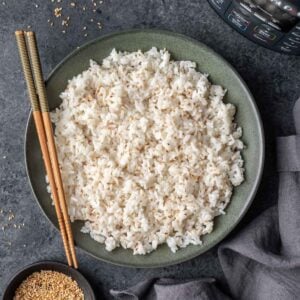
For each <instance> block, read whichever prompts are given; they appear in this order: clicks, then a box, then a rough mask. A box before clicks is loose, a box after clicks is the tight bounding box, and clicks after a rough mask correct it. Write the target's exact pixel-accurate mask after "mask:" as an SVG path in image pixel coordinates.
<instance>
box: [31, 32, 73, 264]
mask: <svg viewBox="0 0 300 300" xmlns="http://www.w3.org/2000/svg"><path fill="white" fill-rule="evenodd" d="M26 37H27V45H28V49H29V56H30V58H31V66H32V70H33V77H34V81H35V85H36V89H37V94H38V99H39V104H40V108H41V111H42V119H43V123H44V128H45V132H46V137H47V142H48V151H49V154H50V160H51V165H52V171H53V174H54V180H55V183H56V187H57V191H58V198H59V203H60V208H61V211H62V215H63V219H64V223H65V227H66V232H67V236H68V242H69V247H70V251H71V256H72V260H73V265H74V267H75V268H76V269H77V268H78V262H77V257H76V253H75V246H74V239H73V233H72V228H71V223H70V219H69V215H68V209H67V204H66V199H65V193H64V188H63V183H62V178H61V173H60V169H59V163H58V158H57V152H56V146H55V140H54V135H53V128H52V123H51V119H50V113H49V105H48V100H47V94H46V88H45V83H44V79H43V74H42V67H41V63H40V57H39V52H38V48H37V42H36V38H35V34H34V32H32V31H30V32H26Z"/></svg>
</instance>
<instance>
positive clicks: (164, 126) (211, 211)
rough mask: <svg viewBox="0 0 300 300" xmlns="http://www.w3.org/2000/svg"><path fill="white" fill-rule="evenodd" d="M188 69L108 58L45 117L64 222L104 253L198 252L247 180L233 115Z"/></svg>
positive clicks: (157, 56) (153, 57) (219, 91)
mask: <svg viewBox="0 0 300 300" xmlns="http://www.w3.org/2000/svg"><path fill="white" fill-rule="evenodd" d="M195 67H196V64H195V63H193V62H190V61H172V60H170V53H169V52H168V51H166V50H160V51H159V50H157V49H156V48H152V49H151V50H149V51H148V52H145V53H142V52H141V51H137V52H132V53H127V52H117V51H116V50H113V51H112V52H111V54H110V55H109V56H108V57H107V58H105V59H104V60H103V63H102V65H98V64H97V63H95V62H94V61H91V62H90V68H89V69H88V70H86V71H84V72H83V73H82V74H80V75H78V76H76V77H74V78H73V79H71V80H70V81H69V83H68V86H67V88H66V90H65V91H64V92H63V93H62V94H61V98H62V104H61V105H60V107H59V108H58V109H56V111H55V112H53V113H52V120H53V122H54V124H55V138H56V143H57V150H58V156H59V161H60V167H61V171H62V177H63V182H64V187H65V192H66V198H67V200H68V207H69V215H70V217H71V220H72V221H74V220H83V221H85V225H84V227H83V228H82V231H83V232H85V233H89V234H90V235H91V237H92V238H93V239H95V240H96V241H98V242H100V243H104V244H105V247H106V249H107V250H108V251H112V250H113V249H115V248H116V247H120V246H122V247H123V248H129V249H132V250H133V253H134V254H146V253H149V252H151V251H153V250H155V249H156V248H157V247H158V245H160V244H162V243H167V245H168V246H169V247H170V249H171V250H172V251H173V252H175V251H176V250H177V249H178V248H182V247H186V246H187V245H189V244H194V245H199V244H201V239H200V238H201V236H202V235H204V234H208V233H210V232H211V231H212V230H213V219H214V217H216V216H218V215H220V214H223V213H224V209H225V208H226V206H227V205H228V203H229V201H230V198H231V194H232V189H233V186H238V185H239V184H241V182H242V181H243V179H244V176H243V172H244V170H243V160H242V158H241V154H240V152H241V150H242V149H243V143H242V141H241V140H240V137H241V135H242V130H241V128H240V127H237V126H236V124H235V123H234V115H235V107H234V106H233V105H232V104H225V103H223V101H222V99H223V97H224V94H225V92H226V91H225V90H224V89H223V88H222V87H221V86H217V85H212V84H210V82H209V81H208V79H207V75H204V74H201V73H199V72H197V71H196V70H195Z"/></svg>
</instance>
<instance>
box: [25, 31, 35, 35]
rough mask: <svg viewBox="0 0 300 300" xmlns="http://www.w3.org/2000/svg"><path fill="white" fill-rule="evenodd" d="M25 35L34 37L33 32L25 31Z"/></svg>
mask: <svg viewBox="0 0 300 300" xmlns="http://www.w3.org/2000/svg"><path fill="white" fill-rule="evenodd" d="M26 35H30V36H31V35H34V32H33V31H26Z"/></svg>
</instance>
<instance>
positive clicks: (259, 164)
mask: <svg viewBox="0 0 300 300" xmlns="http://www.w3.org/2000/svg"><path fill="white" fill-rule="evenodd" d="M153 46H155V47H158V48H166V49H168V50H169V51H170V52H171V54H172V58H173V59H175V60H191V61H194V62H196V63H197V67H198V70H199V71H201V72H203V73H208V74H210V76H209V78H210V80H211V81H212V82H213V83H216V84H220V85H222V86H223V87H225V88H226V89H227V90H228V93H227V97H226V100H225V101H229V102H231V103H233V104H234V105H236V107H237V115H236V121H237V122H238V124H239V125H240V126H242V128H243V141H244V142H245V144H246V145H247V148H246V149H245V150H244V151H243V157H244V160H245V169H246V180H245V182H244V183H243V184H242V185H241V186H239V187H238V188H236V189H235V190H234V195H233V197H232V200H231V203H230V205H229V206H228V208H227V210H226V212H227V213H226V215H224V216H220V217H217V218H216V220H215V228H214V231H213V232H212V233H211V234H209V235H207V236H204V237H203V245H201V246H192V245H191V246H188V247H186V248H184V249H181V250H179V251H177V252H176V253H175V254H174V253H172V252H171V251H170V250H169V248H168V247H167V246H166V245H162V246H160V247H159V248H158V249H157V250H156V251H154V252H152V253H150V254H148V255H144V256H138V255H133V254H132V252H131V251H130V250H124V249H122V248H118V249H116V250H114V251H113V252H107V251H106V250H105V248H104V246H103V245H102V244H99V243H97V242H95V241H94V240H93V239H91V238H90V236H89V235H88V234H83V233H81V232H80V228H81V226H82V222H75V223H74V224H72V227H73V231H74V238H75V242H76V245H77V246H78V247H80V248H81V249H83V250H85V251H86V252H88V253H89V254H91V255H93V256H94V257H97V258H99V259H101V260H104V261H107V262H110V263H114V264H118V265H123V266H131V267H161V266H166V265H171V264H176V263H179V262H183V261H185V260H188V259H191V258H193V257H195V256H198V255H199V254H201V253H203V252H205V251H207V250H208V249H210V248H211V247H213V246H214V245H216V244H217V243H219V242H220V241H221V240H222V239H224V238H225V236H226V235H228V233H229V232H230V231H231V230H232V229H233V228H234V227H235V226H236V225H237V224H238V222H239V221H240V220H241V218H242V216H243V215H244V214H245V213H246V211H247V209H248V208H249V206H250V204H251V202H252V200H253V197H254V196H255V193H256V190H257V188H258V184H259V181H260V178H261V174H262V169H263V161H264V137H263V129H262V124H261V120H260V117H259V113H258V111H257V107H256V105H255V102H254V100H253V97H252V95H251V93H250V92H249V90H248V88H247V86H246V84H245V83H244V81H243V80H242V79H241V77H240V76H239V75H238V74H237V72H236V71H235V70H234V69H233V68H232V67H231V66H230V65H229V64H228V63H227V62H226V61H225V60H224V59H223V58H221V57H220V56H219V55H218V54H216V53H215V52H214V51H213V50H211V49H210V48H208V47H207V46H205V45H203V44H201V43H199V42H197V41H195V40H193V39H191V38H188V37H186V36H183V35H180V34H176V33H173V32H167V31H160V30H134V31H126V32H120V33H115V34H111V35H107V36H104V37H101V38H98V39H96V40H94V41H92V42H89V43H87V44H85V45H83V46H82V47H80V48H79V49H77V50H76V51H74V52H73V53H71V54H70V55H69V56H67V57H66V58H65V59H64V60H63V61H62V62H61V63H60V64H59V65H58V66H57V67H56V68H55V69H54V70H53V71H52V73H51V74H50V76H49V78H48V80H47V84H46V87H47V94H48V99H49V104H50V109H54V108H56V107H57V106H59V104H60V103H61V100H60V98H59V94H60V93H61V92H62V91H63V90H64V89H65V87H66V85H67V81H68V79H70V78H72V77H73V76H74V75H77V74H78V73H81V72H82V71H83V70H85V69H87V68H88V66H89V60H90V59H91V58H92V59H93V60H95V61H97V62H99V63H101V61H102V59H103V58H104V57H106V56H107V55H109V53H110V51H111V50H112V49H113V48H116V49H117V50H126V51H136V50H138V49H141V50H148V49H150V48H151V47H153ZM25 159H26V165H27V173H28V177H29V181H30V183H31V186H32V190H33V193H34V195H35V197H36V199H37V201H38V203H39V205H40V206H41V208H42V210H43V211H44V212H45V214H46V216H47V217H48V219H49V220H50V221H51V222H52V223H53V224H54V225H55V226H56V227H57V221H56V216H55V211H54V207H53V206H52V205H51V199H50V197H49V194H48V193H47V191H46V183H45V171H44V167H43V161H42V157H41V152H40V148H39V144H38V139H37V135H36V132H35V127H34V123H33V120H32V116H31V115H30V116H29V120H28V126H27V129H26V142H25Z"/></svg>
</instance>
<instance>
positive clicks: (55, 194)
mask: <svg viewBox="0 0 300 300" xmlns="http://www.w3.org/2000/svg"><path fill="white" fill-rule="evenodd" d="M15 35H16V40H17V44H18V48H19V54H20V58H21V63H22V67H23V72H24V76H25V80H26V85H27V89H28V93H29V98H30V102H31V106H32V111H33V118H34V122H35V126H36V130H37V135H38V139H39V143H40V147H41V151H42V155H43V159H44V164H45V169H46V173H47V176H48V179H49V184H50V188H51V193H52V198H53V201H54V206H55V211H56V215H57V220H58V224H59V229H60V233H61V236H62V240H63V245H64V249H65V253H66V257H67V261H68V264H69V266H74V267H75V268H77V267H78V262H77V258H76V254H75V249H74V240H73V235H72V231H71V225H70V220H69V217H68V214H67V207H66V202H65V197H64V192H63V188H62V180H61V175H60V170H59V166H58V160H57V155H56V148H55V143H54V138H53V130H52V124H51V121H50V118H49V111H48V105H47V99H46V96H45V95H46V93H45V92H43V94H42V97H43V102H42V101H40V103H39V98H38V95H40V94H39V93H38V92H37V91H36V88H35V83H34V79H33V74H32V70H31V64H30V59H29V55H28V51H27V44H26V40H25V34H24V32H23V31H16V33H15ZM29 36H31V34H29ZM33 38H34V35H33ZM29 42H30V43H35V39H34V41H32V38H30V39H28V44H29ZM32 46H34V45H32V44H31V48H30V49H31V51H32V53H35V58H34V60H33V61H32V65H33V64H34V61H35V72H34V74H35V78H36V80H37V79H38V80H39V81H40V82H39V84H38V82H37V81H36V85H37V86H39V90H41V88H43V89H44V91H45V87H42V86H43V85H44V82H43V80H42V72H41V69H40V71H39V70H38V68H39V65H37V63H36V60H37V59H38V62H39V57H38V54H37V47H35V49H34V48H32ZM39 90H38V91H39ZM40 108H42V111H41V109H40ZM45 121H46V122H45ZM47 140H48V141H47ZM48 145H49V149H48ZM50 145H51V146H50ZM54 156H55V158H56V159H55V158H53V157H54ZM51 157H52V160H53V161H54V162H56V166H55V165H54V164H53V163H52V160H51ZM57 173H58V174H57ZM57 176H59V179H57V178H56V177H57ZM56 182H59V184H60V185H59V188H58V187H57V183H56ZM66 220H67V222H66Z"/></svg>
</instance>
